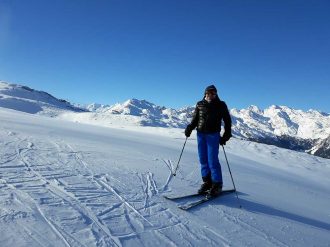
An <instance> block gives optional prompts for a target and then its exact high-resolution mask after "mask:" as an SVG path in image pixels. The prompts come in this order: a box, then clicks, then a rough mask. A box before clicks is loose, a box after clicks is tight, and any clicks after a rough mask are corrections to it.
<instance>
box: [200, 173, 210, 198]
mask: <svg viewBox="0 0 330 247" xmlns="http://www.w3.org/2000/svg"><path fill="white" fill-rule="evenodd" d="M202 179H203V182H204V183H203V184H202V185H201V187H200V188H199V190H198V194H201V195H204V194H206V193H207V192H208V191H209V190H210V189H211V187H212V179H211V175H209V176H206V177H202Z"/></svg>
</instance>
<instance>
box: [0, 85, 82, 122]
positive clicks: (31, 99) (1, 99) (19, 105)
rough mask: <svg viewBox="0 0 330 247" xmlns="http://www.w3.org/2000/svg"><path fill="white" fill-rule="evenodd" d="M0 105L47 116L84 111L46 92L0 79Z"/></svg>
mask: <svg viewBox="0 0 330 247" xmlns="http://www.w3.org/2000/svg"><path fill="white" fill-rule="evenodd" d="M0 107H5V108H9V109H14V110H18V111H22V112H26V113H38V114H42V115H47V116H56V115H58V114H59V113H60V112H63V111H74V112H81V111H84V110H82V109H80V108H77V107H74V106H72V105H71V104H70V103H69V102H67V101H65V100H61V99H57V98H55V97H53V96H52V95H50V94H48V93H46V92H42V91H37V90H34V89H31V88H29V87H26V86H21V85H17V84H9V83H7V82H3V81H0Z"/></svg>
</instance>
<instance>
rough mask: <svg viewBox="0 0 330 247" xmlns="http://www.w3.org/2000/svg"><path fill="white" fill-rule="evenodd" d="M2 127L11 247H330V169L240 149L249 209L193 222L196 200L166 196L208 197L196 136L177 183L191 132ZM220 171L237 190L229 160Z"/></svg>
mask: <svg viewBox="0 0 330 247" xmlns="http://www.w3.org/2000/svg"><path fill="white" fill-rule="evenodd" d="M0 116H1V117H0V118H1V121H0V145H1V149H0V232H1V234H0V246H152V247H153V246H216V247H218V246H265V247H267V246H297V247H301V246H320V247H322V246H329V243H330V235H329V230H330V214H329V205H330V197H329V195H330V189H329V184H330V160H328V159H322V158H319V157H315V156H311V155H308V154H304V153H300V152H295V151H290V150H286V149H281V148H277V147H275V146H270V145H264V144H258V143H254V142H249V141H244V140H239V139H231V140H230V142H228V144H227V145H226V152H227V156H228V159H229V162H230V165H231V170H232V173H233V177H234V180H235V184H236V187H237V189H238V195H239V201H237V199H236V197H235V194H231V195H226V196H224V197H221V198H218V199H215V200H214V201H212V202H210V203H208V204H206V205H202V206H199V207H197V208H196V209H193V210H191V211H189V212H184V211H181V210H179V209H178V208H177V205H179V204H184V203H187V201H186V200H183V201H178V202H171V201H167V200H165V199H164V198H163V195H178V194H184V193H190V192H194V191H196V190H197V189H198V187H199V184H200V183H201V179H200V172H199V164H198V158H197V152H196V151H197V147H196V140H195V136H194V134H193V135H192V137H191V138H189V139H188V142H187V145H186V148H185V150H184V153H183V156H182V159H181V163H180V166H179V170H178V173H177V176H176V177H172V176H171V171H170V170H171V167H173V166H174V165H176V162H177V160H178V156H179V154H180V151H181V148H182V145H183V143H184V139H185V138H184V135H183V133H182V129H172V128H162V130H163V131H168V134H167V135H159V134H158V133H156V132H155V131H153V130H152V128H153V127H149V128H142V127H136V128H134V129H133V128H132V129H130V128H129V127H127V128H126V130H122V129H120V128H103V127H99V126H91V125H84V124H80V123H74V122H68V121H64V120H59V119H51V118H46V117H43V116H40V115H34V114H26V113H21V112H17V111H13V110H9V109H4V108H0ZM146 129H149V132H146V131H145V130H146ZM154 129H158V128H154ZM220 161H221V163H222V168H223V174H224V185H225V188H227V189H229V188H232V182H231V178H230V175H229V172H228V168H227V166H226V163H225V159H224V156H223V154H222V152H221V153H220ZM172 169H173V168H172ZM239 204H241V205H242V207H243V208H242V209H239V207H238V205H239Z"/></svg>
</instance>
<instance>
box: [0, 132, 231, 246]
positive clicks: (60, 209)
mask: <svg viewBox="0 0 330 247" xmlns="http://www.w3.org/2000/svg"><path fill="white" fill-rule="evenodd" d="M4 147H5V149H7V150H15V153H14V152H8V153H6V154H7V155H5V156H2V157H1V167H0V178H1V186H2V194H1V197H0V198H1V199H5V198H6V197H10V196H11V195H15V198H16V200H17V201H19V202H20V204H21V205H22V206H23V205H24V206H23V208H22V212H18V211H15V210H14V211H13V212H1V216H0V220H4V219H5V218H6V217H13V218H14V217H15V215H17V214H23V215H24V211H25V210H26V211H29V212H30V214H26V215H25V216H24V217H25V218H29V217H31V218H36V219H39V220H42V222H45V224H44V225H43V226H40V228H41V227H44V226H45V225H48V229H44V231H45V232H47V235H52V237H53V239H48V237H47V239H45V238H43V237H42V234H39V232H38V228H36V229H33V228H27V227H25V229H24V231H26V232H28V235H29V236H30V238H31V240H30V241H32V243H33V245H40V246H48V245H50V246H51V245H52V244H51V243H52V242H53V243H55V242H56V245H57V246H61V245H62V246H91V245H96V246H130V245H131V244H132V243H133V242H134V244H137V245H144V246H152V245H154V244H157V243H158V244H159V245H161V246H176V245H178V244H179V243H178V239H179V240H180V245H181V246H194V245H195V244H196V242H197V243H198V242H201V241H206V242H207V243H209V244H211V245H219V244H220V245H223V246H227V245H228V243H227V242H226V241H224V240H223V239H224V238H223V239H222V238H219V236H214V237H213V239H212V238H203V237H199V238H201V239H199V238H197V237H195V236H198V235H199V236H203V234H200V233H196V232H194V231H193V230H192V228H191V227H190V225H195V224H194V223H193V222H190V221H188V220H186V219H185V220H184V221H183V220H182V217H180V216H178V215H176V213H177V214H178V212H176V213H174V212H173V211H172V210H170V209H168V208H167V207H164V206H162V204H163V201H160V199H159V198H158V200H153V197H154V196H156V195H158V194H159V193H160V191H159V189H158V187H157V185H156V182H155V180H154V178H153V174H152V173H151V172H147V173H145V174H135V175H134V174H126V175H127V176H130V177H131V178H128V179H136V177H138V179H137V181H138V182H139V183H138V184H137V186H139V188H140V190H141V191H142V193H141V191H140V190H139V191H134V190H133V191H132V192H134V193H132V194H130V193H126V194H125V197H126V198H125V197H124V196H122V194H123V193H122V191H120V190H119V189H117V188H116V183H117V181H116V179H113V177H112V176H110V175H109V174H94V173H93V172H92V170H91V169H89V166H90V164H88V163H86V162H85V161H84V159H83V155H84V154H83V153H82V152H79V151H75V150H74V149H73V148H72V147H71V146H70V145H68V144H65V143H63V142H61V141H59V142H53V141H52V142H51V141H49V142H47V140H42V141H41V140H34V139H32V138H24V139H19V138H16V140H15V141H11V142H7V143H5V144H4ZM54 157H55V158H54ZM117 185H118V188H121V187H125V184H117ZM137 188H138V187H137ZM4 191H6V192H7V193H5V194H4ZM128 195H129V198H128ZM141 195H143V197H142V198H141ZM2 201H3V200H2ZM54 212H56V213H54ZM162 217H163V218H164V219H166V220H162V221H161V222H159V221H158V219H159V218H162ZM27 220H28V219H27ZM36 224H38V222H36ZM175 232H178V233H180V235H182V236H179V238H178V236H176V237H175V238H173V233H175ZM183 233H185V234H183ZM150 235H153V236H154V237H153V241H151V242H148V241H150V240H149V239H150ZM154 238H156V239H158V241H155V239H154Z"/></svg>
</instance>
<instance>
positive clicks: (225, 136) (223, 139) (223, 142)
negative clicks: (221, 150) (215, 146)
mask: <svg viewBox="0 0 330 247" xmlns="http://www.w3.org/2000/svg"><path fill="white" fill-rule="evenodd" d="M230 137H231V134H226V132H225V133H224V134H223V136H222V137H221V138H220V145H221V146H222V145H226V142H227V141H229V139H230Z"/></svg>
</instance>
